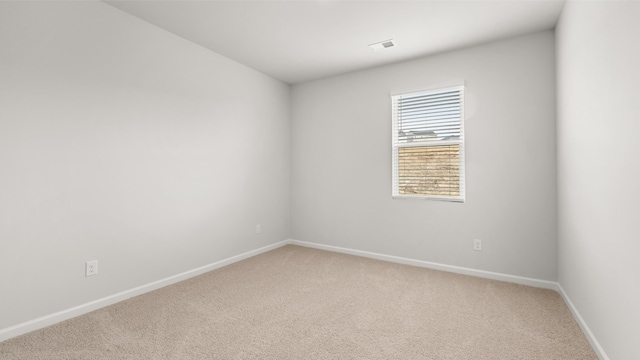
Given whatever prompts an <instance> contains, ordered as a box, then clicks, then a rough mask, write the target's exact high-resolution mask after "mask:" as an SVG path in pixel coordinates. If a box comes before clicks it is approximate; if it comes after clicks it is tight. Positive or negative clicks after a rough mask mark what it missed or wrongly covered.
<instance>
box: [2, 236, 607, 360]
mask: <svg viewBox="0 0 640 360" xmlns="http://www.w3.org/2000/svg"><path fill="white" fill-rule="evenodd" d="M0 359H3V360H4V359H48V360H52V359H65V360H69V359H92V360H96V359H501V360H505V359H509V360H510V359H545V360H549V359H562V360H569V359H580V360H586V359H597V356H596V355H595V353H594V352H593V350H592V349H591V347H590V346H589V343H588V342H587V340H586V338H585V337H584V335H583V334H582V333H581V331H580V329H579V328H578V325H577V324H576V322H575V320H574V319H573V317H572V316H571V313H570V312H569V310H568V309H567V307H566V306H565V304H564V302H563V301H562V299H561V298H560V296H559V295H558V294H557V293H556V292H554V291H550V290H543V289H537V288H532V287H527V286H522V285H515V284H510V283H505V282H499V281H493V280H486V279H480V278H474V277H469V276H463V275H457V274H451V273H446V272H441V271H435V270H429V269H423V268H417V267H411V266H405V265H399V264H393V263H387V262H383V261H377V260H371V259H366V258H361V257H355V256H349V255H343V254H336V253H331V252H326V251H320V250H314V249H308V248H303V247H298V246H285V247H282V248H279V249H277V250H274V251H271V252H268V253H265V254H262V255H259V256H256V257H253V258H251V259H248V260H245V261H242V262H239V263H236V264H233V265H230V266H227V267H224V268H221V269H218V270H215V271H212V272H209V273H207V274H204V275H201V276H198V277H195V278H192V279H190V280H187V281H184V282H181V283H178V284H175V285H172V286H169V287H166V288H163V289H160V290H157V291H154V292H151V293H148V294H145V295H142V296H138V297H135V298H132V299H129V300H127V301H124V302H121V303H118V304H115V305H112V306H109V307H106V308H103V309H100V310H97V311H94V312H92V313H89V314H86V315H83V316H80V317H77V318H74V319H71V320H68V321H65V322H62V323H59V324H57V325H54V326H51V327H48V328H45V329H42V330H38V331H35V332H32V333H30V334H27V335H23V336H20V337H17V338H14V339H10V340H8V341H5V342H3V343H0Z"/></svg>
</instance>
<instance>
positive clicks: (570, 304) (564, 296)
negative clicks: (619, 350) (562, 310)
mask: <svg viewBox="0 0 640 360" xmlns="http://www.w3.org/2000/svg"><path fill="white" fill-rule="evenodd" d="M558 292H559V293H560V296H562V299H563V300H564V302H565V304H567V307H568V308H569V310H571V313H572V314H573V317H574V319H576V322H577V323H578V325H579V326H580V329H582V332H583V333H584V335H585V337H586V338H587V340H589V343H591V347H592V348H593V350H594V351H595V352H596V355H598V358H600V360H609V357H608V356H607V354H606V353H605V352H604V349H603V348H602V346H601V345H600V342H598V339H596V337H595V335H593V333H592V332H591V329H590V328H589V325H587V323H586V322H585V321H584V319H583V318H582V315H580V312H579V311H578V309H577V308H576V307H575V305H573V302H572V301H571V299H570V298H569V295H568V294H567V293H566V292H565V291H564V289H563V288H562V285H561V284H558Z"/></svg>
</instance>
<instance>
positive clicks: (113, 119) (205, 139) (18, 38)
mask: <svg viewBox="0 0 640 360" xmlns="http://www.w3.org/2000/svg"><path fill="white" fill-rule="evenodd" d="M0 44H1V46H0V64H1V65H0V83H1V84H2V85H1V86H0V171H1V176H0V293H1V296H0V329H3V328H6V327H9V326H11V325H15V324H17V323H20V322H23V321H27V320H31V319H34V318H37V317H39V316H43V315H48V314H51V313H54V312H56V311H59V310H63V309H68V308H71V307H73V306H76V305H79V304H83V303H86V302H89V301H91V300H95V299H99V298H102V297H105V296H108V295H112V294H115V293H117V292H120V291H124V290H128V289H131V288H133V287H136V286H139V285H142V284H146V283H149V282H152V281H156V280H159V279H162V278H165V277H167V276H171V275H175V274H178V273H181V272H183V271H187V270H191V269H194V268H197V267H199V266H203V265H206V264H210V263H212V262H215V261H217V260H220V259H225V258H228V257H230V256H232V255H237V254H240V253H242V252H245V251H249V250H253V249H256V248H259V247H262V246H265V245H268V244H271V243H274V242H277V241H281V240H285V239H287V238H288V231H289V194H290V192H289V188H290V186H289V148H290V146H289V145H290V144H289V129H290V121H289V115H290V114H289V111H290V106H289V90H290V89H289V86H288V85H285V84H283V83H280V82H278V81H275V80H273V79H271V78H269V77H267V76H265V75H262V74H260V73H258V72H256V71H254V70H252V69H249V68H247V67H246V66H243V65H240V64H238V63H235V62H233V61H231V60H229V59H227V58H224V57H222V56H219V55H216V54H214V53H212V52H211V51H209V50H206V49H204V48H201V47H199V46H196V45H194V44H192V43H190V42H187V41H185V40H183V39H181V38H178V37H176V36H174V35H172V34H170V33H168V32H166V31H163V30H160V29H158V28H156V27H154V26H152V25H149V24H147V23H145V22H142V21H140V20H138V19H136V18H134V17H131V16H130V15H127V14H125V13H122V12H121V11H119V10H116V9H114V8H112V7H110V6H108V5H105V4H103V3H101V2H49V3H26V2H23V3H17V2H13V3H11V2H10V3H8V2H2V3H0ZM257 223H260V224H262V234H260V235H257V234H255V225H256V224H257ZM92 259H98V260H99V274H98V275H97V276H96V277H90V278H85V277H84V262H85V261H87V260H92Z"/></svg>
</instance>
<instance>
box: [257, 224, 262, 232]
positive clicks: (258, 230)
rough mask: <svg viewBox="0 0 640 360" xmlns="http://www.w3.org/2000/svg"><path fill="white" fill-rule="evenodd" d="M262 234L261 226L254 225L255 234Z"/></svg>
mask: <svg viewBox="0 0 640 360" xmlns="http://www.w3.org/2000/svg"><path fill="white" fill-rule="evenodd" d="M261 232H262V226H260V224H258V225H256V234H260V233H261Z"/></svg>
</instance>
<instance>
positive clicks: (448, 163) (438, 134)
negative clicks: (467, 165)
mask: <svg viewBox="0 0 640 360" xmlns="http://www.w3.org/2000/svg"><path fill="white" fill-rule="evenodd" d="M391 103H392V121H393V127H392V144H393V149H392V151H393V164H392V168H393V196H394V197H421V198H435V199H442V200H451V201H464V132H463V120H464V106H463V105H464V86H463V85H457V86H449V87H446V88H440V89H435V90H429V91H417V92H411V93H405V94H398V95H392V96H391Z"/></svg>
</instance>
